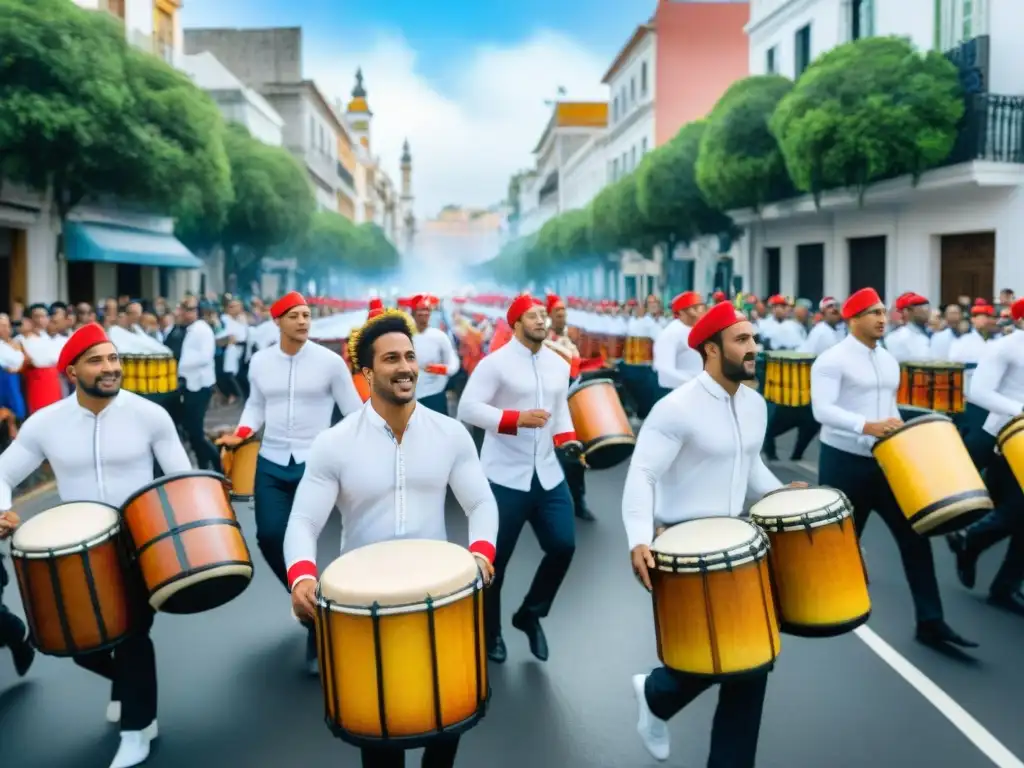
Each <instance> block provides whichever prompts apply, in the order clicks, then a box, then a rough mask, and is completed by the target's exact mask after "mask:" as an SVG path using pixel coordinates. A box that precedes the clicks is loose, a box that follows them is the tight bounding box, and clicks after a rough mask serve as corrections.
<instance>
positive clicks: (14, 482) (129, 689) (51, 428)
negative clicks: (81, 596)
mask: <svg viewBox="0 0 1024 768" xmlns="http://www.w3.org/2000/svg"><path fill="white" fill-rule="evenodd" d="M57 367H58V370H60V371H62V372H64V373H65V374H66V375H67V377H68V379H69V380H70V381H71V383H72V384H74V385H75V394H73V395H71V396H70V397H67V398H65V399H63V400H61V401H59V402H57V403H54V404H53V405H50V406H47V407H46V408H43V409H42V410H40V411H38V412H37V413H35V414H33V415H32V416H30V417H29V418H28V420H27V421H26V422H25V424H24V425H23V426H22V428H21V431H20V432H19V433H18V437H17V438H16V439H15V441H14V442H13V443H11V445H10V447H9V448H8V449H7V450H6V451H4V452H3V453H2V454H0V510H5V511H4V512H3V514H0V538H6V537H7V536H10V535H11V534H12V533H13V532H14V529H15V528H16V527H17V524H18V522H19V520H18V517H17V515H16V514H15V513H14V512H12V511H11V504H12V495H13V491H14V488H16V487H17V486H18V484H19V483H21V482H22V481H23V480H24V479H25V478H26V477H28V476H29V475H30V474H31V473H32V472H33V471H35V470H36V469H37V468H38V467H39V465H40V464H42V463H43V462H44V461H48V462H49V463H50V466H51V467H52V468H53V474H54V475H55V476H56V479H57V493H58V494H59V495H60V498H61V499H62V500H63V501H94V502H100V503H104V504H109V505H111V506H114V507H119V506H121V504H123V503H124V501H125V500H126V499H127V498H128V497H129V496H130V495H131V494H132V493H134V492H135V491H137V490H138V489H140V488H141V487H142V486H144V485H146V484H147V483H150V482H152V480H153V459H154V458H156V460H157V461H158V462H159V464H160V467H161V468H162V469H163V470H164V472H166V473H168V474H170V473H172V472H187V471H189V470H190V469H192V465H191V463H190V462H189V459H188V455H187V454H186V453H185V448H184V446H182V444H181V441H180V440H179V439H178V432H177V430H176V429H175V427H174V422H173V421H171V417H170V416H168V415H167V412H166V411H165V410H164V409H163V408H161V407H160V406H158V405H156V404H154V403H151V402H149V401H148V400H146V399H145V398H143V397H140V396H139V395H136V394H134V393H132V392H122V391H121V362H120V360H119V359H118V356H117V349H116V348H115V347H114V345H113V344H112V343H111V342H110V340H109V339H108V338H107V335H106V333H105V332H104V331H103V328H102V327H100V326H99V325H96V324H94V323H93V324H90V325H85V326H83V327H81V328H79V329H78V330H77V331H75V333H74V334H73V335H72V336H71V338H70V339H68V341H67V343H66V344H65V345H64V348H63V350H62V351H61V354H60V360H59V361H58V363H57ZM152 624H153V614H152V612H150V611H147V612H146V613H145V615H144V617H143V619H142V626H141V627H140V631H139V632H138V633H137V634H134V635H132V636H130V637H129V638H128V639H126V640H125V641H124V642H122V643H121V644H120V645H118V646H117V652H116V654H115V653H113V652H111V651H100V652H97V653H91V654H88V655H85V656H77V657H75V659H74V662H75V664H77V665H78V666H80V667H83V668H85V669H88V670H89V671H91V672H95V673H96V674H98V675H100V676H102V677H105V678H107V679H108V680H110V681H111V684H112V686H111V688H112V690H111V700H110V706H109V707H108V708H107V719H108V720H109V721H110V722H118V721H120V723H121V746H120V749H119V750H118V752H117V755H116V756H115V758H114V761H113V762H112V763H111V768H129V766H133V765H139V764H140V763H142V762H144V761H145V760H146V759H147V758H148V757H149V749H150V742H151V741H152V740H153V739H155V738H156V736H157V724H156V710H157V683H156V657H155V652H154V649H153V642H152V640H150V637H149V630H150V628H151V627H152Z"/></svg>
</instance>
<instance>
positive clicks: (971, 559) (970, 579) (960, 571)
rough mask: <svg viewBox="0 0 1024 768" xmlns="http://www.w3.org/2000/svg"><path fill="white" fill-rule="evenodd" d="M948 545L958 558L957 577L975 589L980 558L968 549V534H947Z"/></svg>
mask: <svg viewBox="0 0 1024 768" xmlns="http://www.w3.org/2000/svg"><path fill="white" fill-rule="evenodd" d="M946 543H947V544H948V545H949V549H950V551H951V552H952V553H953V555H954V556H955V557H956V575H957V578H959V579H960V583H961V584H963V585H964V586H965V587H967V588H968V589H974V583H975V581H977V578H978V556H977V555H976V554H974V553H973V552H971V551H970V550H969V549H968V548H967V534H966V533H964V532H963V531H957V532H956V533H950V534H947V535H946Z"/></svg>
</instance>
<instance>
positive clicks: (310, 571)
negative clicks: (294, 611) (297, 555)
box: [285, 560, 317, 590]
mask: <svg viewBox="0 0 1024 768" xmlns="http://www.w3.org/2000/svg"><path fill="white" fill-rule="evenodd" d="M303 576H312V577H313V578H314V579H315V578H316V577H317V573H316V563H314V562H311V561H309V560H299V562H297V563H293V564H292V567H291V568H289V569H288V574H287V576H286V577H285V578H286V579H287V580H288V589H289V590H290V589H291V588H292V587H294V586H295V582H296V581H298V580H299V579H300V578H302V577H303Z"/></svg>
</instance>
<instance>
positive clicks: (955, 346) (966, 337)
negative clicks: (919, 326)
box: [932, 329, 992, 399]
mask: <svg viewBox="0 0 1024 768" xmlns="http://www.w3.org/2000/svg"><path fill="white" fill-rule="evenodd" d="M947 330H948V329H947ZM936 335H938V334H936ZM932 338H933V339H934V337H932ZM991 347H992V340H991V339H986V338H984V337H983V336H982V335H981V334H980V333H978V332H977V331H973V330H972V331H970V332H969V333H965V334H963V335H961V336H957V337H955V338H954V339H953V341H952V342H951V343H950V345H949V348H948V349H947V350H946V358H945V359H948V360H949V361H950V362H952V363H964V364H965V365H970V364H971V363H973V364H974V365H977V364H978V363H979V362H980V361H981V358H983V357H984V356H985V355H986V354H987V353H988V350H989V349H991ZM933 349H934V345H933ZM973 379H974V369H968V370H966V371H965V372H964V394H965V395H969V394H970V391H971V381H973ZM968 399H969V398H968Z"/></svg>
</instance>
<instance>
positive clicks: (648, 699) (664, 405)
mask: <svg viewBox="0 0 1024 768" xmlns="http://www.w3.org/2000/svg"><path fill="white" fill-rule="evenodd" d="M755 333H756V331H755V329H754V326H753V325H752V324H751V323H750V322H748V321H747V320H746V319H745V318H744V317H743V316H742V315H740V314H738V313H737V312H736V309H735V308H734V307H733V306H732V305H731V304H727V303H726V304H718V305H717V306H715V307H714V308H712V309H711V310H709V311H708V312H707V313H706V314H705V315H704V316H703V317H701V318H700V319H699V320H698V321H697V322H696V324H695V325H694V326H693V328H692V329H690V332H689V338H688V343H689V345H690V349H691V350H694V351H695V354H699V355H700V357H701V358H702V360H703V363H704V371H703V372H702V373H700V374H699V375H698V376H697V377H696V378H695V379H694V380H693V381H690V382H689V383H687V384H684V385H683V386H681V387H679V388H678V389H676V390H674V391H673V392H672V393H670V394H669V395H667V396H666V397H664V398H662V399H661V400H660V401H659V402H658V403H657V405H655V406H654V408H652V409H651V413H650V415H649V416H648V417H647V420H646V421H644V424H643V426H642V427H641V428H640V434H639V435H638V436H637V442H636V450H635V451H634V453H633V457H632V460H631V462H630V465H629V472H628V473H627V475H626V484H625V486H624V488H623V492H622V520H623V523H624V524H625V526H626V536H627V538H628V539H629V548H630V555H631V558H632V562H633V571H634V573H636V575H637V577H638V578H639V579H640V581H641V582H642V583H643V585H644V586H645V587H646V588H647V589H648V590H650V589H651V578H650V573H649V571H650V570H652V569H653V568H654V567H655V561H654V556H653V555H652V553H651V548H650V547H651V543H652V540H653V538H654V531H655V527H656V526H658V527H662V526H671V525H673V524H675V523H679V522H682V521H683V520H685V519H690V518H695V517H712V516H732V517H736V516H738V515H739V514H740V513H741V512H742V511H743V507H744V502H745V500H746V498H747V497H748V496H752V497H760V496H762V495H764V494H765V493H767V492H769V491H772V490H775V489H776V488H781V487H782V483H781V482H780V481H779V480H778V478H776V477H775V475H774V474H772V472H771V470H769V469H768V468H767V467H766V466H765V464H764V462H763V461H762V459H761V455H760V452H761V443H762V442H763V440H764V434H765V429H766V428H767V423H768V411H767V407H766V405H765V402H764V399H763V398H762V397H761V396H760V395H759V394H758V393H757V392H755V391H754V390H752V389H751V388H750V387H745V386H742V383H743V382H744V381H749V380H752V379H753V378H754V376H755V373H754V365H755V358H756V355H757V345H756V342H755V341H754V334H755ZM656 488H657V493H655V489H656ZM767 682H768V677H767V673H754V674H751V675H749V676H743V677H738V678H736V679H735V680H732V681H728V682H723V683H722V685H721V689H720V692H719V699H718V710H717V712H716V714H715V719H714V725H713V726H712V732H711V753H710V756H709V759H708V765H709V766H717V765H723V766H724V765H728V766H730V768H753V766H754V759H755V755H756V753H757V741H758V736H759V733H760V729H761V711H762V708H763V706H764V695H765V689H766V686H767ZM709 685H711V683H710V681H709V680H707V679H705V678H699V677H695V676H690V675H686V674H683V673H680V672H677V671H675V670H671V669H669V668H668V667H666V666H661V667H658V668H656V669H654V670H653V671H652V672H651V673H650V674H648V675H635V676H634V677H633V689H634V692H635V694H636V697H637V702H638V704H639V707H640V717H639V721H638V722H637V731H638V732H639V734H640V738H641V739H642V741H643V744H644V746H645V747H646V748H647V751H648V752H650V753H651V755H652V756H653V757H654V758H656V759H658V760H667V759H668V757H669V746H670V745H669V733H668V727H667V723H666V721H667V720H669V719H670V718H672V717H673V716H674V715H675V714H676V713H678V712H679V711H680V710H682V709H683V708H684V707H685V706H687V705H688V704H689V703H690V702H691V701H693V700H694V699H695V698H697V696H699V695H700V694H701V693H703V692H704V691H705V690H706V689H707V688H708V687H709Z"/></svg>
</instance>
